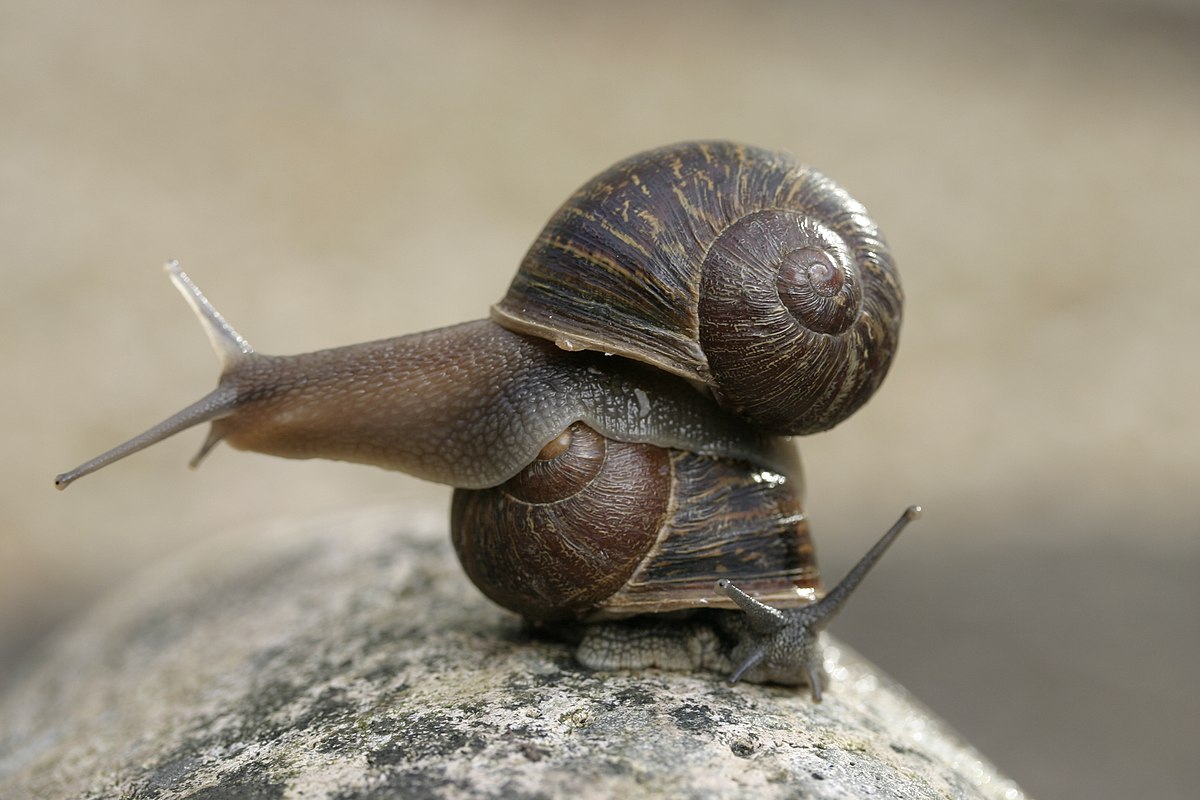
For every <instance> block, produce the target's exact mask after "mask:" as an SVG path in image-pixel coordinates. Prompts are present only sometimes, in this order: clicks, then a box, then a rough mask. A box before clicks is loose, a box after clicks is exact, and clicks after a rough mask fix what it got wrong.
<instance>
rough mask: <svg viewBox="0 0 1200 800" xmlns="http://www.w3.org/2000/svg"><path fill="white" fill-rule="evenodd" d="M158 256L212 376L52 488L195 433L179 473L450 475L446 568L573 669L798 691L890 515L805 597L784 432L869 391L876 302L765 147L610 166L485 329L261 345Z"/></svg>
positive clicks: (841, 210) (886, 339)
mask: <svg viewBox="0 0 1200 800" xmlns="http://www.w3.org/2000/svg"><path fill="white" fill-rule="evenodd" d="M167 268H168V271H169V272H170V275H171V278H172V280H173V282H174V283H175V284H176V286H177V288H179V289H180V291H181V292H182V293H183V295H184V297H185V298H186V299H187V300H188V302H189V303H190V304H191V305H192V307H193V309H194V310H195V311H196V312H197V314H198V316H199V318H200V320H201V322H202V324H203V325H204V327H205V330H206V332H207V334H208V336H209V338H210V341H211V342H212V343H213V345H214V349H215V350H216V351H217V354H218V357H219V358H220V360H221V364H222V370H221V377H220V380H219V382H218V386H217V388H216V389H215V390H214V391H212V392H210V393H209V394H208V395H206V396H205V397H203V398H201V399H200V400H199V401H197V402H195V403H193V404H192V405H190V406H188V407H187V408H185V409H183V410H182V411H180V412H179V413H177V414H175V415H173V416H172V417H170V418H168V419H167V420H165V421H164V422H162V423H160V424H159V425H157V426H154V427H153V428H151V429H149V430H147V431H146V432H144V433H143V434H141V435H139V436H136V437H134V438H133V439H131V440H129V441H127V442H125V443H124V444H122V445H119V446H117V447H116V448H113V449H112V450H110V451H108V452H107V453H104V454H102V455H100V456H98V457H96V458H94V459H92V460H90V461H88V462H85V463H84V464H82V465H80V466H79V467H77V468H76V469H75V470H72V471H70V472H67V473H64V474H62V475H60V476H58V478H57V479H56V485H57V486H58V487H59V488H65V487H66V486H67V485H69V484H70V483H71V482H72V481H74V480H76V479H78V478H80V477H82V476H84V475H87V474H89V473H90V472H93V471H95V470H97V469H100V468H101V467H103V466H106V465H107V464H110V463H112V462H113V461H116V460H118V459H120V458H123V457H125V456H127V455H129V454H131V453H133V452H136V451H138V450H140V449H142V448H144V447H147V446H149V445H151V444H153V443H155V442H157V441H160V440H162V439H164V438H166V437H168V436H171V435H172V434H174V433H176V432H178V431H181V430H184V429H186V428H189V427H191V426H193V425H197V424H200V423H203V422H210V423H211V428H210V431H209V435H208V437H207V439H206V440H205V442H204V444H203V446H202V447H201V450H200V452H199V454H198V455H197V456H196V457H195V458H194V459H193V462H192V463H193V465H194V464H196V463H198V462H199V461H200V460H201V459H202V458H203V457H204V456H205V455H206V454H207V453H208V452H209V451H210V450H211V449H212V447H213V446H215V445H216V444H217V443H218V442H221V441H225V442H227V443H229V444H230V445H232V446H234V447H235V448H238V449H245V450H254V451H258V452H263V453H269V454H272V455H279V456H284V457H289V458H332V459H339V460H346V461H354V462H360V463H366V464H372V465H375V466H380V467H384V468H387V469H397V470H402V471H405V472H408V473H411V474H413V475H416V476H418V477H421V478H425V479H427V480H431V481H436V482H440V483H445V484H449V485H452V486H454V487H456V489H455V493H454V499H453V501H452V511H451V529H452V530H451V533H452V539H453V542H454V546H455V549H456V552H457V553H458V555H459V558H460V560H461V562H462V563H463V566H464V568H465V570H466V572H467V574H468V576H469V577H470V578H471V580H472V581H474V582H475V583H476V585H477V586H478V587H479V588H480V589H481V590H482V591H483V592H484V593H485V594H487V595H488V596H489V597H491V598H492V599H493V600H495V601H496V602H497V603H499V604H500V605H503V606H505V607H507V608H509V609H511V610H513V611H515V612H517V613H519V614H521V615H522V616H524V617H526V618H527V619H529V620H531V621H533V622H535V623H537V624H543V625H546V626H551V627H553V626H557V629H558V630H560V631H561V630H564V628H563V627H562V626H567V629H571V630H583V631H584V634H583V636H582V641H581V642H580V643H579V650H578V655H579V658H580V660H581V661H582V662H583V663H585V664H586V665H588V666H593V667H597V668H613V667H636V666H655V665H657V666H664V667H682V668H692V669H696V668H704V669H718V670H723V671H729V672H732V677H731V680H734V681H736V680H738V679H741V678H745V679H747V680H752V681H764V682H778V683H789V684H795V683H808V684H809V685H810V686H811V688H812V692H813V696H814V698H816V699H819V698H820V692H821V683H822V675H821V669H820V656H819V649H818V645H817V633H818V632H819V630H820V629H821V628H823V627H824V625H826V624H827V623H828V621H829V619H830V618H831V617H832V616H833V614H835V613H836V612H837V610H838V609H840V607H841V605H842V603H843V602H844V601H845V598H846V596H848V594H849V593H850V591H851V590H852V589H853V588H854V587H855V586H856V585H857V584H858V582H859V581H861V579H862V577H863V576H864V575H865V574H866V572H867V571H868V570H869V569H870V568H871V566H873V565H874V563H876V561H877V560H878V558H879V556H880V555H881V554H882V553H883V551H884V550H885V549H886V548H887V547H888V546H889V545H890V544H891V542H892V541H894V539H895V538H896V536H897V535H898V534H899V532H900V530H902V529H903V527H904V525H905V524H906V523H907V521H909V520H910V519H912V518H913V517H915V516H916V511H915V509H910V510H909V511H908V512H906V513H905V515H904V516H903V517H901V520H900V521H899V522H898V523H897V524H896V525H895V526H893V528H892V529H891V530H890V531H889V532H888V533H887V534H886V535H885V536H884V537H883V539H881V540H880V542H879V543H878V544H877V545H876V546H875V547H874V548H872V550H871V551H870V552H869V553H868V554H867V556H866V557H864V559H863V560H862V561H861V562H860V563H859V565H858V566H856V567H855V568H854V570H852V571H851V573H850V575H849V576H848V577H847V578H846V579H845V580H843V581H842V582H841V583H839V584H838V585H837V586H836V587H835V588H834V589H833V590H831V591H830V592H829V593H828V594H824V596H823V597H822V594H823V587H822V585H821V582H820V576H819V573H818V570H817V567H816V560H815V556H814V553H813V546H812V540H811V537H810V535H809V526H808V520H807V517H806V515H805V511H804V506H803V476H802V472H801V468H800V462H799V457H798V455H797V453H796V450H795V447H794V445H793V444H792V443H791V442H790V440H788V439H787V438H785V436H786V435H790V434H798V433H806V432H812V431H816V430H824V429H826V428H828V427H830V426H832V425H834V424H836V423H837V422H838V421H840V420H841V419H844V418H845V417H846V416H848V415H849V414H850V413H852V412H853V411H854V410H855V409H857V408H858V407H859V406H861V405H862V403H864V402H865V401H866V400H867V398H869V397H870V395H871V394H872V393H873V392H874V391H875V389H876V388H877V387H878V386H879V383H880V382H881V381H882V380H883V377H884V375H885V374H886V372H887V369H888V366H889V364H890V362H891V358H892V355H893V353H894V351H895V347H896V344H897V340H898V331H899V325H900V315H901V306H902V299H903V298H902V294H901V291H900V287H899V282H898V278H897V275H896V272H895V268H894V265H893V264H892V260H891V257H890V255H889V254H888V251H887V249H886V246H885V245H884V243H883V239H882V237H881V236H880V235H879V233H878V230H877V229H876V228H875V226H874V223H872V222H871V221H870V219H869V218H868V217H867V216H866V214H865V211H864V210H863V209H862V207H861V206H860V205H858V204H857V203H856V202H855V201H853V200H852V199H850V198H849V196H848V195H846V193H845V192H844V191H843V190H841V189H840V188H838V187H837V186H836V185H834V184H833V183H832V182H831V181H829V180H828V179H827V178H825V177H824V176H821V175H820V174H819V173H816V172H813V171H812V170H809V169H808V168H806V167H801V166H799V165H797V164H795V163H794V162H793V161H791V160H790V159H789V158H787V157H785V156H782V155H779V154H775V153H770V152H767V151H763V150H758V149H756V148H750V147H746V146H743V145H735V144H730V143H722V142H709V143H685V144H681V145H676V146H674V147H670V148H663V149H660V150H655V151H650V152H648V153H645V154H642V155H639V156H635V157H633V158H631V159H627V160H626V161H623V162H621V163H619V164H617V165H616V166H614V167H613V168H611V169H610V170H608V171H606V172H604V173H601V174H600V175H599V176H597V177H596V178H594V179H593V180H591V181H589V182H588V183H587V184H585V185H584V187H582V188H581V189H580V190H579V191H578V192H576V194H575V195H574V196H573V197H572V198H571V199H570V200H569V201H568V202H567V203H566V204H565V205H564V206H563V207H562V208H561V209H560V210H559V211H558V212H557V213H556V214H555V215H554V216H553V217H552V218H551V220H550V222H549V223H548V225H547V226H546V228H545V230H544V231H543V232H542V234H541V236H539V238H538V239H537V241H536V242H535V243H534V245H533V247H532V248H531V249H530V251H529V253H528V254H527V255H526V257H525V259H524V261H523V262H522V264H521V267H520V269H519V271H518V273H517V276H516V277H515V278H514V280H513V282H512V285H511V286H510V288H509V291H508V293H507V295H506V296H505V297H504V298H503V299H502V300H501V301H500V302H499V303H498V304H497V305H496V306H495V307H494V308H493V310H492V315H491V318H490V319H488V320H477V321H474V322H468V323H463V324H460V325H455V326H450V327H447V328H442V329H439V330H435V331H429V332H425V333H417V334H410V335H407V336H400V337H395V338H392V339H385V340H380V341H376V342H367V343H363V344H358V345H352V346H348V347H340V348H334V349H330V350H322V351H318V352H315V353H307V354H301V355H295V356H270V355H263V354H260V353H257V352H255V351H254V349H253V348H252V347H251V346H250V344H249V343H248V342H247V341H246V339H245V338H244V337H242V336H241V335H240V334H238V333H237V331H235V330H234V329H233V328H232V327H231V326H230V325H229V324H228V323H227V322H226V321H225V319H224V318H223V317H222V316H221V315H220V314H219V313H217V311H216V309H215V308H214V307H213V306H212V305H211V303H209V302H208V300H207V299H206V298H205V296H204V295H203V293H202V292H201V291H200V289H199V288H198V287H197V286H196V285H195V284H194V283H193V282H192V281H191V280H190V278H188V276H187V275H186V274H185V273H184V272H183V271H182V270H181V269H180V268H179V266H178V264H177V263H175V262H172V263H171V264H168V266H167ZM580 351H583V352H580ZM714 585H715V587H716V591H714ZM818 598H819V599H818ZM668 612H677V613H676V616H678V615H679V614H682V615H684V616H688V615H690V617H689V621H686V622H677V621H676V620H675V618H674V617H671V618H670V621H666V619H667V618H665V617H663V616H662V615H663V614H666V613H668ZM714 615H716V616H714ZM626 618H632V621H630V622H623V621H622V620H625V619H626ZM646 620H650V622H649V623H647V622H646ZM647 625H649V627H647ZM651 629H653V630H651ZM697 637H699V638H697ZM684 640H686V641H684ZM680 642H683V644H681V645H680V646H678V647H676V646H674V645H671V643H676V644H678V643H680ZM697 642H705V643H707V644H703V645H698V644H697ZM664 654H673V655H664Z"/></svg>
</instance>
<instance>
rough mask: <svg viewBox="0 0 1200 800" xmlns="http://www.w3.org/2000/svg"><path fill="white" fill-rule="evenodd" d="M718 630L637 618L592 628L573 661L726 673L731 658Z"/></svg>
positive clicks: (589, 664)
mask: <svg viewBox="0 0 1200 800" xmlns="http://www.w3.org/2000/svg"><path fill="white" fill-rule="evenodd" d="M727 649H728V648H727V647H725V646H724V644H723V642H722V641H721V638H720V637H719V636H718V634H717V631H716V630H714V629H713V627H712V625H710V624H707V623H705V622H704V621H702V620H693V619H687V620H678V619H675V620H672V619H662V618H655V617H635V618H633V619H628V620H620V621H616V622H596V623H592V624H590V625H588V626H587V627H586V628H585V630H584V633H583V639H582V640H581V641H580V642H579V645H578V647H577V648H576V650H575V658H576V659H577V660H578V661H579V663H581V664H583V666H585V667H587V668H588V669H595V670H613V669H646V668H649V667H657V668H659V669H666V670H674V671H683V672H695V671H701V670H702V671H707V672H722V671H725V670H728V669H729V659H728V657H727V656H726V655H725V653H726V652H727Z"/></svg>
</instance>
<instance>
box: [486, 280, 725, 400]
mask: <svg viewBox="0 0 1200 800" xmlns="http://www.w3.org/2000/svg"><path fill="white" fill-rule="evenodd" d="M490 316H491V319H492V321H493V322H495V323H496V324H497V325H499V326H500V327H502V328H506V329H508V330H510V331H512V332H513V333H520V334H524V335H526V336H533V337H535V338H537V339H544V340H546V341H551V342H554V343H555V344H556V345H558V346H559V347H560V348H562V349H563V350H569V351H575V350H592V351H595V352H598V353H604V354H605V355H613V356H621V357H622V358H628V359H630V360H631V361H637V362H640V363H642V364H649V365H650V366H653V367H657V368H658V369H661V370H663V371H665V372H669V373H671V374H672V375H678V376H679V377H681V378H686V379H688V380H689V381H699V382H701V383H704V384H709V383H711V376H710V375H709V370H708V363H707V361H703V360H698V361H696V362H688V361H682V360H675V359H668V358H663V357H661V354H658V353H649V352H646V351H644V350H642V349H641V348H638V347H636V346H630V345H628V344H622V343H621V342H620V341H618V340H616V338H615V337H614V338H600V337H598V336H596V335H595V333H594V332H589V331H588V330H586V329H584V328H582V327H579V326H578V325H573V324H570V322H569V321H567V320H566V319H565V318H564V320H563V323H564V324H565V325H569V330H561V329H559V328H555V327H553V326H552V325H551V324H550V323H549V322H543V321H540V320H538V319H537V318H535V317H533V316H532V315H530V314H529V313H528V310H527V309H522V310H521V311H516V310H514V309H513V308H512V304H510V303H509V302H508V301H507V300H501V301H500V302H499V303H496V304H495V305H493V306H492V307H491V310H490ZM701 359H703V353H701Z"/></svg>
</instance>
